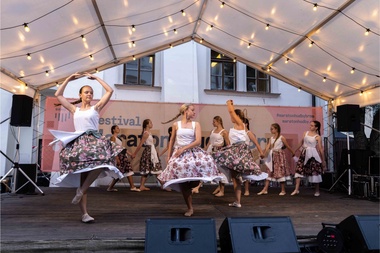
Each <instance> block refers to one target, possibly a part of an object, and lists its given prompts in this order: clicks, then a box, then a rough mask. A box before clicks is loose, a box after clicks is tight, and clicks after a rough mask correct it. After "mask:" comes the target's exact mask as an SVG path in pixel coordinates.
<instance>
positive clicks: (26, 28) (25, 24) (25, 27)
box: [24, 23, 30, 32]
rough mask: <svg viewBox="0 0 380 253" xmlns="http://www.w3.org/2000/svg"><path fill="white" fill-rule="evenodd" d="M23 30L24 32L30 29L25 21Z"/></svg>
mask: <svg viewBox="0 0 380 253" xmlns="http://www.w3.org/2000/svg"><path fill="white" fill-rule="evenodd" d="M24 30H25V32H29V31H30V28H29V26H28V24H27V23H24Z"/></svg>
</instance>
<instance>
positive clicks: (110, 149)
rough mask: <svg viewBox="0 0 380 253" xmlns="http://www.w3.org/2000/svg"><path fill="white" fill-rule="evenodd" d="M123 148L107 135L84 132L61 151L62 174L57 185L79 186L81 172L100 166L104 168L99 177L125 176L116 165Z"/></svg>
mask: <svg viewBox="0 0 380 253" xmlns="http://www.w3.org/2000/svg"><path fill="white" fill-rule="evenodd" d="M123 149H124V148H123V147H121V146H119V145H117V144H115V143H113V142H111V141H110V140H109V139H107V138H106V137H105V136H101V137H100V138H96V137H95V136H94V135H92V134H86V133H85V134H82V135H81V136H79V137H78V138H76V139H75V140H73V141H71V142H70V143H68V144H67V145H66V147H64V148H63V149H62V150H61V152H60V153H59V158H60V161H59V165H60V169H61V176H60V177H58V178H57V182H56V185H57V186H63V187H76V186H79V184H80V173H83V172H88V171H91V170H94V169H100V168H103V169H104V170H103V171H102V173H101V174H100V175H99V177H105V176H111V177H113V178H123V174H122V173H121V172H120V171H119V169H117V168H116V167H115V163H116V156H117V155H118V154H119V153H120V152H122V151H123Z"/></svg>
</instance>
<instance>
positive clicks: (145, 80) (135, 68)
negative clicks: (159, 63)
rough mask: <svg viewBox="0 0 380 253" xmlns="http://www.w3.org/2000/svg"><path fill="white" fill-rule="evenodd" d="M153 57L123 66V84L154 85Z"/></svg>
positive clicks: (146, 57)
mask: <svg viewBox="0 0 380 253" xmlns="http://www.w3.org/2000/svg"><path fill="white" fill-rule="evenodd" d="M153 77H154V55H149V56H145V57H143V58H140V59H136V60H134V61H129V62H127V63H126V64H124V83H125V84H133V85H148V86H153V85H154V78H153Z"/></svg>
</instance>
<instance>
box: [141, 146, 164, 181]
mask: <svg viewBox="0 0 380 253" xmlns="http://www.w3.org/2000/svg"><path fill="white" fill-rule="evenodd" d="M151 152H152V146H146V147H145V148H144V150H143V152H142V154H141V158H140V174H141V175H148V174H160V173H161V172H162V165H161V161H160V160H159V158H158V163H156V164H153V161H152V153H151Z"/></svg>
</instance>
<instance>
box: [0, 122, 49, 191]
mask: <svg viewBox="0 0 380 253" xmlns="http://www.w3.org/2000/svg"><path fill="white" fill-rule="evenodd" d="M18 130H19V131H18V137H17V144H16V151H17V153H18V150H19V138H20V128H19V129H18ZM0 153H1V154H2V155H3V156H4V157H5V158H7V159H8V160H9V161H10V162H11V163H12V164H13V166H12V168H11V169H10V170H9V171H8V172H7V173H5V175H4V176H3V178H1V179H0V183H3V181H4V180H5V179H6V178H7V176H8V175H9V174H11V173H12V172H13V184H12V191H11V193H17V192H18V191H19V190H20V189H21V188H22V187H24V186H25V185H26V184H27V183H28V182H26V183H25V184H24V185H22V186H21V187H19V188H18V189H16V182H17V171H20V172H21V173H22V174H23V175H24V177H25V178H26V179H27V180H28V181H29V182H30V183H31V184H32V185H34V187H36V189H37V190H38V191H39V192H40V193H41V194H42V195H45V194H44V192H43V191H42V190H41V189H40V188H39V187H38V186H37V184H36V183H35V182H33V180H32V179H30V177H29V176H28V175H27V174H26V173H25V172H24V171H23V170H22V169H21V168H20V166H19V163H18V162H14V161H12V159H10V158H9V157H8V156H7V155H6V154H5V153H4V152H3V151H1V150H0Z"/></svg>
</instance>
